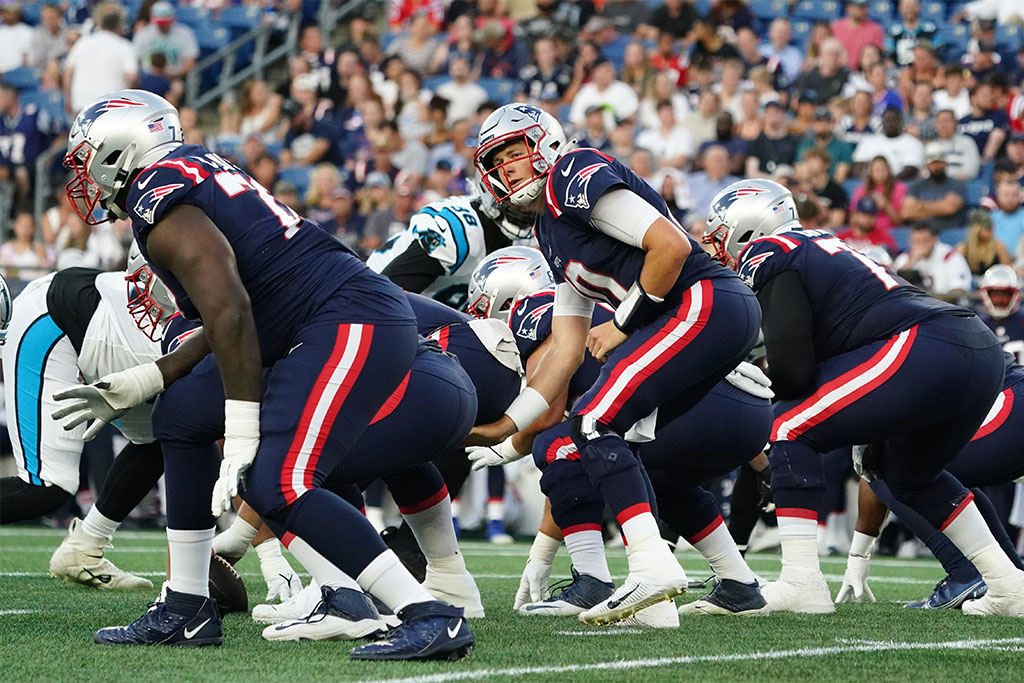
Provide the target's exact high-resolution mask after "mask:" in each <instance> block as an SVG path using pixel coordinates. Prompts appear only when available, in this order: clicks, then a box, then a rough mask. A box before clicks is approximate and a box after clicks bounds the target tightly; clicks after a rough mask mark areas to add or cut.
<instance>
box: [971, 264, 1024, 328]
mask: <svg viewBox="0 0 1024 683" xmlns="http://www.w3.org/2000/svg"><path fill="white" fill-rule="evenodd" d="M978 289H979V291H980V292H981V305H982V306H984V307H985V311H986V312H988V314H989V315H990V316H992V317H993V318H1008V317H1010V316H1011V315H1013V314H1014V313H1016V312H1017V309H1018V308H1020V293H1021V281H1020V277H1018V276H1017V273H1016V271H1014V269H1013V268H1012V267H1011V266H1004V265H998V266H992V267H991V268H989V269H988V270H986V271H985V274H984V275H982V276H981V284H980V285H978Z"/></svg>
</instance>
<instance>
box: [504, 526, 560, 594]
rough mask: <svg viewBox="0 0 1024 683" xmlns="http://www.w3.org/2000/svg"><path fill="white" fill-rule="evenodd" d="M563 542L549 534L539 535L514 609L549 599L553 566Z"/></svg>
mask: <svg viewBox="0 0 1024 683" xmlns="http://www.w3.org/2000/svg"><path fill="white" fill-rule="evenodd" d="M561 547H562V542H561V541H556V540H555V539H553V538H551V537H550V536H548V535H547V534H544V533H540V532H538V533H537V536H536V538H534V539H533V545H532V546H531V547H530V559H528V560H527V561H526V567H524V568H523V578H521V579H520V580H519V591H518V592H517V593H516V601H515V604H514V605H513V607H514V608H515V609H517V610H518V609H519V608H520V607H522V606H523V605H525V604H526V603H528V602H540V601H541V600H543V599H544V598H546V597H548V584H549V583H550V581H551V565H553V564H554V562H555V556H556V555H557V554H558V549H559V548H561Z"/></svg>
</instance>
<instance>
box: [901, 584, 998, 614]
mask: <svg viewBox="0 0 1024 683" xmlns="http://www.w3.org/2000/svg"><path fill="white" fill-rule="evenodd" d="M987 591H988V586H986V585H985V582H984V581H983V580H982V579H981V578H980V577H979V578H978V579H977V580H976V581H972V582H971V583H959V582H957V581H951V580H950V578H949V577H948V576H947V577H946V578H944V579H943V580H942V581H939V582H938V583H937V584H935V589H934V590H933V591H932V594H931V595H929V596H928V597H927V598H925V599H924V600H916V601H914V602H908V603H907V604H906V605H904V606H903V609H960V607H961V606H962V605H963V604H964V603H965V602H967V601H968V600H976V599H978V598H980V597H981V596H983V595H984V594H985V593H986V592H987Z"/></svg>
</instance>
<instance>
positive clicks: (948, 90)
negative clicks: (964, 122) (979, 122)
mask: <svg viewBox="0 0 1024 683" xmlns="http://www.w3.org/2000/svg"><path fill="white" fill-rule="evenodd" d="M942 79H943V86H942V88H941V89H939V90H936V91H935V94H934V95H933V96H932V99H933V100H934V101H935V111H941V110H943V109H950V110H952V112H953V113H954V114H956V118H957V119H958V120H959V119H962V118H964V117H965V116H968V115H970V113H971V96H970V93H969V92H968V90H967V88H966V87H964V69H963V67H962V66H960V65H959V64H949V65H947V66H946V67H945V68H943V70H942Z"/></svg>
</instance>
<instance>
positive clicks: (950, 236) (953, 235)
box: [939, 227, 967, 247]
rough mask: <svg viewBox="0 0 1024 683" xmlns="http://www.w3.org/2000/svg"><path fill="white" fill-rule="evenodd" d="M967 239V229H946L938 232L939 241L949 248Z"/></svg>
mask: <svg viewBox="0 0 1024 683" xmlns="http://www.w3.org/2000/svg"><path fill="white" fill-rule="evenodd" d="M966 237H967V228H965V227H959V228H946V229H945V230H942V231H941V232H939V240H940V241H942V242H944V243H946V244H948V245H949V246H951V247H955V246H956V245H958V244H960V243H961V242H963V241H964V238H966Z"/></svg>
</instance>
